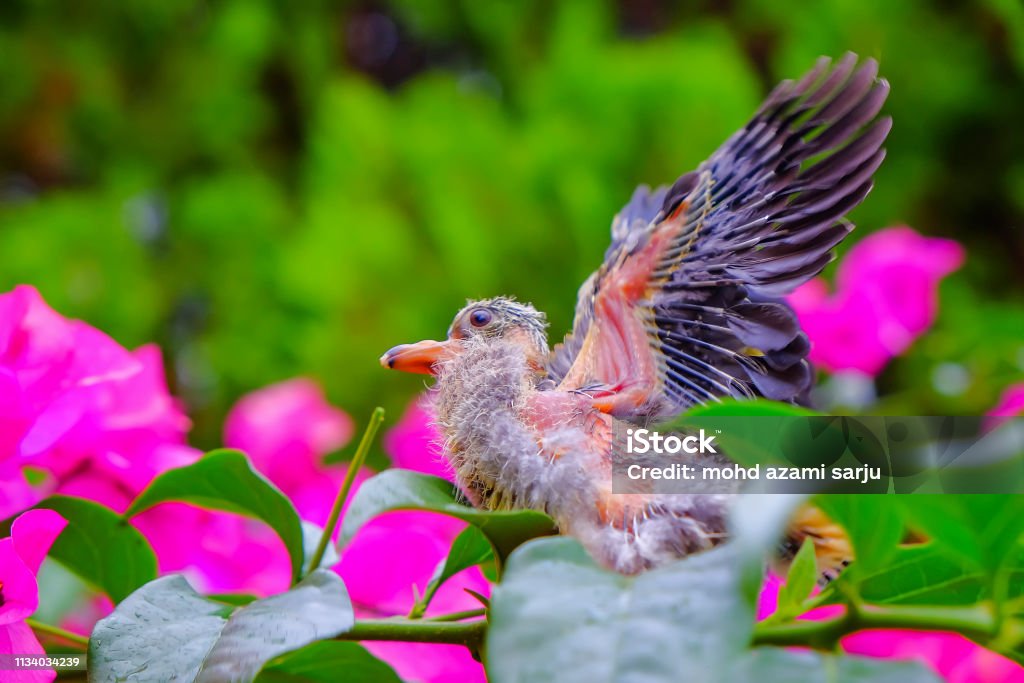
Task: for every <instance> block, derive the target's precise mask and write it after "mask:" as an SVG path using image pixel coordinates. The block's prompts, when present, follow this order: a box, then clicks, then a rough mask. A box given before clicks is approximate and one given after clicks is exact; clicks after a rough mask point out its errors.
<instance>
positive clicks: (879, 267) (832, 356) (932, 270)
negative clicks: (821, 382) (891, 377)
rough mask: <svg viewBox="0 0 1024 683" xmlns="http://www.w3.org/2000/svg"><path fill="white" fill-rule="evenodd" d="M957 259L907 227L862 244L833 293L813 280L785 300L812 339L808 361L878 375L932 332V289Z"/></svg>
mask: <svg viewBox="0 0 1024 683" xmlns="http://www.w3.org/2000/svg"><path fill="white" fill-rule="evenodd" d="M963 260H964V250H963V247H961V246H960V245H959V244H958V243H956V242H954V241H952V240H947V239H939V238H932V237H923V236H922V235H920V234H919V233H917V232H915V231H914V230H912V229H910V228H908V227H902V226H901V227H894V228H886V229H884V230H880V231H879V232H877V233H875V234H873V235H869V236H868V237H866V238H865V239H863V240H861V242H860V243H858V244H857V245H856V246H854V247H853V248H852V249H851V250H850V252H849V253H848V254H847V255H846V258H845V259H843V262H842V263H841V264H840V266H839V270H838V273H837V275H836V287H835V292H834V293H833V294H831V295H830V294H829V293H828V287H827V285H826V284H825V283H824V281H823V280H822V279H821V278H816V279H814V280H811V281H810V282H808V283H807V284H805V285H803V286H802V287H799V288H798V289H797V290H796V291H794V292H793V294H791V295H790V297H789V302H790V304H791V305H792V306H793V308H794V309H795V310H796V312H797V315H798V317H799V318H800V324H801V325H802V326H803V328H804V331H805V332H807V336H808V337H809V338H810V340H811V354H810V358H811V360H812V361H813V362H815V363H817V364H819V365H821V366H822V367H824V368H826V369H827V370H831V371H841V370H856V371H859V372H863V373H865V374H868V375H876V374H878V373H879V372H880V371H881V370H882V368H883V367H884V366H885V364H886V363H887V362H888V361H889V359H891V358H892V357H894V356H897V355H899V354H901V353H903V352H904V351H906V350H907V348H908V347H909V346H910V344H911V343H912V342H913V341H914V340H915V339H916V338H917V337H919V336H920V335H921V334H923V333H924V332H925V331H926V330H927V329H928V328H929V327H931V325H932V323H933V322H934V321H935V316H936V314H937V312H938V286H939V282H940V281H941V280H942V278H944V277H945V276H947V275H949V274H950V273H952V272H953V271H954V270H956V269H957V268H959V267H960V265H961V264H962V263H963Z"/></svg>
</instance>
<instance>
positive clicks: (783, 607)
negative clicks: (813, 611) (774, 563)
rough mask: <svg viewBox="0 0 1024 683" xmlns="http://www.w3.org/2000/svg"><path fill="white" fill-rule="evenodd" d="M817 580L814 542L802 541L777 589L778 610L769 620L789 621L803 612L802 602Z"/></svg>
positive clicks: (808, 539) (809, 540)
mask: <svg viewBox="0 0 1024 683" xmlns="http://www.w3.org/2000/svg"><path fill="white" fill-rule="evenodd" d="M817 579H818V563H817V562H816V561H815V558H814V540H813V539H811V538H810V537H808V538H806V539H804V543H803V545H801V546H800V550H799V551H797V554H796V557H794V558H793V564H791V565H790V567H789V572H788V573H787V574H786V583H784V584H783V585H782V587H781V588H780V589H779V600H778V608H777V609H776V610H775V613H774V614H772V616H771V620H772V621H776V620H783V619H790V618H792V617H796V616H799V615H800V614H802V613H803V612H804V611H805V608H804V601H805V600H807V598H809V597H810V595H811V591H813V590H814V585H815V583H817Z"/></svg>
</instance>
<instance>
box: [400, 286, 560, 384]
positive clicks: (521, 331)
mask: <svg viewBox="0 0 1024 683" xmlns="http://www.w3.org/2000/svg"><path fill="white" fill-rule="evenodd" d="M546 329H547V319H546V318H545V316H544V314H543V313H541V312H540V311H538V310H537V309H536V308H534V307H533V306H531V305H530V304H524V303H520V302H518V301H516V300H515V299H511V298H508V297H503V296H499V297H496V298H494V299H484V300H482V301H471V302H470V303H468V304H467V305H466V306H465V308H463V309H462V310H461V311H459V312H458V313H457V314H456V316H455V319H454V320H453V321H452V324H451V327H449V328H448V339H446V340H445V341H440V342H439V341H432V340H426V341H421V342H416V343H415V344H402V345H401V346H396V347H395V348H393V349H391V350H390V351H388V352H387V353H385V354H384V355H383V356H381V358H380V364H381V365H383V366H384V367H386V368H392V369H394V370H402V371H404V372H417V373H421V374H426V375H434V374H437V372H436V365H437V363H439V362H441V361H445V360H449V359H451V358H454V357H455V356H457V355H458V354H459V353H461V352H462V351H463V350H464V349H465V347H466V345H467V344H473V343H487V342H489V341H495V340H502V341H505V342H511V343H513V344H515V345H517V346H521V347H522V350H523V352H524V354H525V355H526V360H527V362H528V363H529V364H530V365H531V366H532V367H534V368H535V369H536V370H537V371H538V372H539V371H541V370H542V369H543V368H544V364H545V362H546V360H547V355H548V339H547V331H546Z"/></svg>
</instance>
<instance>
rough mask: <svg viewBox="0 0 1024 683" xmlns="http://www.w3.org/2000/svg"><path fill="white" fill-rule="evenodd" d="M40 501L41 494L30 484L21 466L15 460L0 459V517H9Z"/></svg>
mask: <svg viewBox="0 0 1024 683" xmlns="http://www.w3.org/2000/svg"><path fill="white" fill-rule="evenodd" d="M38 501H39V494H38V493H36V491H34V490H33V489H32V487H31V486H29V485H28V481H26V480H25V475H24V473H22V471H21V468H20V467H18V466H17V464H16V463H14V462H6V463H5V462H2V461H0V519H7V518H8V517H10V516H11V515H13V514H15V513H16V512H19V511H21V510H26V509H28V508H30V507H32V506H33V505H35V504H36V503H37V502H38Z"/></svg>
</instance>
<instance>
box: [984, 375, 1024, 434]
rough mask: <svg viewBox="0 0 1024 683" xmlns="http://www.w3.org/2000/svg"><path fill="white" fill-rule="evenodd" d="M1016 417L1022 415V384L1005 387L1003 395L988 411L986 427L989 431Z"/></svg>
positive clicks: (1023, 406) (1023, 390) (1023, 399)
mask: <svg viewBox="0 0 1024 683" xmlns="http://www.w3.org/2000/svg"><path fill="white" fill-rule="evenodd" d="M1017 415H1024V384H1014V385H1011V386H1009V387H1007V389H1006V391H1004V392H1003V395H1002V396H1000V397H999V402H998V403H996V405H995V407H994V408H992V410H990V411H988V416H989V420H988V422H987V426H988V427H989V428H990V429H991V428H993V427H997V426H998V425H1000V424H1002V423H1003V422H1005V421H1006V420H1007V419H1008V418H1011V417H1015V416H1017Z"/></svg>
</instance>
